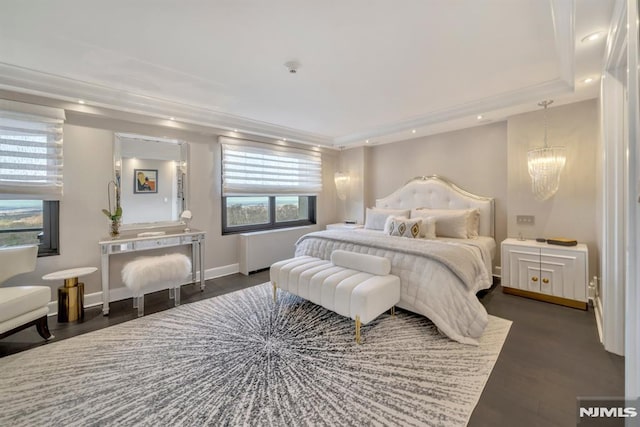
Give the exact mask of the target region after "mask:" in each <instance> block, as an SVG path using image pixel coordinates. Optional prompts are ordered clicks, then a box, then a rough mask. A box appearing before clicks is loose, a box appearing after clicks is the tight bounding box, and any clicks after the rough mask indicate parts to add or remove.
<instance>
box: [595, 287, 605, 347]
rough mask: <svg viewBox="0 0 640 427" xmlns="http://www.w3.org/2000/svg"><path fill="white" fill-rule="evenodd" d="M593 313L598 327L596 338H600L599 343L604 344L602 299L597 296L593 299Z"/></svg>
mask: <svg viewBox="0 0 640 427" xmlns="http://www.w3.org/2000/svg"><path fill="white" fill-rule="evenodd" d="M593 311H595V314H596V326H597V327H598V338H600V343H602V344H604V341H603V340H602V299H600V296H599V295H598V296H597V297H595V298H594V299H593Z"/></svg>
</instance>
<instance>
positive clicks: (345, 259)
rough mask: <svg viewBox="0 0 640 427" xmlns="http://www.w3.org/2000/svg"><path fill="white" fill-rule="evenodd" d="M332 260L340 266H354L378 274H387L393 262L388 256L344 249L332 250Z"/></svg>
mask: <svg viewBox="0 0 640 427" xmlns="http://www.w3.org/2000/svg"><path fill="white" fill-rule="evenodd" d="M331 262H332V263H333V264H335V265H337V266H340V267H345V268H352V269H354V270H358V271H364V272H365V273H370V274H375V275H377V276H386V275H387V274H389V272H390V271H391V262H390V261H389V260H388V259H387V258H384V257H381V256H375V255H369V254H359V253H356V252H348V251H343V250H335V251H333V252H331Z"/></svg>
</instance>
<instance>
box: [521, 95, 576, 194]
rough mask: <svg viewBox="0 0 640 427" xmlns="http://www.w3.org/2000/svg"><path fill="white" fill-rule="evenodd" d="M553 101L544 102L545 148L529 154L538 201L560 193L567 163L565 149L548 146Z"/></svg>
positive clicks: (532, 187)
mask: <svg viewBox="0 0 640 427" xmlns="http://www.w3.org/2000/svg"><path fill="white" fill-rule="evenodd" d="M552 102H553V101H542V102H540V103H539V104H538V105H539V106H541V107H544V147H542V148H535V149H533V150H529V151H528V152H527V163H528V165H529V175H530V176H531V189H532V190H533V194H534V195H535V197H536V199H537V200H540V201H542V200H547V199H548V198H550V197H551V196H553V195H554V194H556V191H558V187H559V186H560V173H561V172H562V169H564V164H565V163H566V161H567V157H566V155H565V148H564V147H549V145H548V144H547V107H548V106H549V105H550V104H551V103H552Z"/></svg>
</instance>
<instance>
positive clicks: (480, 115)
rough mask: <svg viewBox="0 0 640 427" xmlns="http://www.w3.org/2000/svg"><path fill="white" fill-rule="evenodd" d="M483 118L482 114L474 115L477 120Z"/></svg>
mask: <svg viewBox="0 0 640 427" xmlns="http://www.w3.org/2000/svg"><path fill="white" fill-rule="evenodd" d="M483 118H484V116H483V115H482V114H478V115H477V116H476V119H478V120H482V119H483Z"/></svg>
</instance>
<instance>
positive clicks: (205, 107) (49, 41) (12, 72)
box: [0, 0, 613, 146]
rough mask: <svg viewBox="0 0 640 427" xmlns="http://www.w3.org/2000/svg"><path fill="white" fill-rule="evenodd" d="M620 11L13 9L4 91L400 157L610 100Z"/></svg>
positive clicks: (232, 6)
mask: <svg viewBox="0 0 640 427" xmlns="http://www.w3.org/2000/svg"><path fill="white" fill-rule="evenodd" d="M612 5H613V0H578V1H576V2H575V4H574V1H573V0H548V1H547V0H483V1H478V0H456V1H451V0H395V1H387V0H349V1H343V0H342V1H341V0H325V1H312V0H272V1H264V0H209V1H207V0H183V1H169V0H128V1H122V2H105V1H97V0H91V1H88V0H66V1H61V2H52V1H50V0H37V1H36V0H32V1H24V0H3V1H2V5H1V6H0V12H1V13H0V88H4V89H10V90H14V91H19V92H27V93H35V94H39V95H45V96H49V97H53V98H57V99H65V100H72V101H76V100H78V99H83V100H85V101H86V102H87V104H88V105H97V106H104V107H110V108H115V109H121V110H125V111H134V112H139V113H145V114H150V115H153V116H158V117H169V116H172V117H175V118H176V120H177V121H184V122H190V123H198V124H205V125H211V126H216V127H221V128H226V129H234V128H237V129H239V131H241V132H245V133H255V134H261V135H266V136H271V137H275V138H289V139H292V140H298V141H301V142H308V143H314V144H323V145H335V146H350V145H360V144H364V141H365V140H369V142H370V143H372V144H375V143H386V142H392V141H397V140H404V139H408V138H412V137H417V136H420V135H424V134H430V133H435V132H440V131H446V130H451V129H456V128H462V127H468V126H475V125H477V124H478V123H487V122H489V121H497V120H503V119H504V118H505V117H507V116H509V115H511V114H516V113H520V112H524V111H530V110H534V109H537V108H539V107H537V105H536V104H537V103H538V102H539V101H540V100H542V99H547V98H554V99H556V102H557V103H568V102H574V101H577V100H583V99H588V98H593V97H596V96H597V94H598V87H599V84H598V78H599V75H600V73H601V68H602V58H603V55H604V46H605V42H604V38H603V39H601V40H599V41H596V42H593V43H582V42H581V41H580V40H581V39H582V38H583V37H584V36H585V35H587V34H589V33H592V32H594V31H598V30H603V31H606V30H608V27H609V22H610V19H611V14H612ZM574 6H575V7H574ZM291 60H296V61H298V62H299V63H300V64H301V66H300V68H299V70H298V72H297V73H296V74H291V73H289V72H288V71H287V68H286V67H285V66H284V63H285V62H287V61H291ZM586 77H593V78H595V81H594V83H592V84H589V85H588V84H584V83H583V80H584V78H586ZM478 114H482V115H483V119H482V120H480V121H478V120H477V118H476V116H477V115H478ZM414 129H415V130H416V132H415V133H412V130H414Z"/></svg>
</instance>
